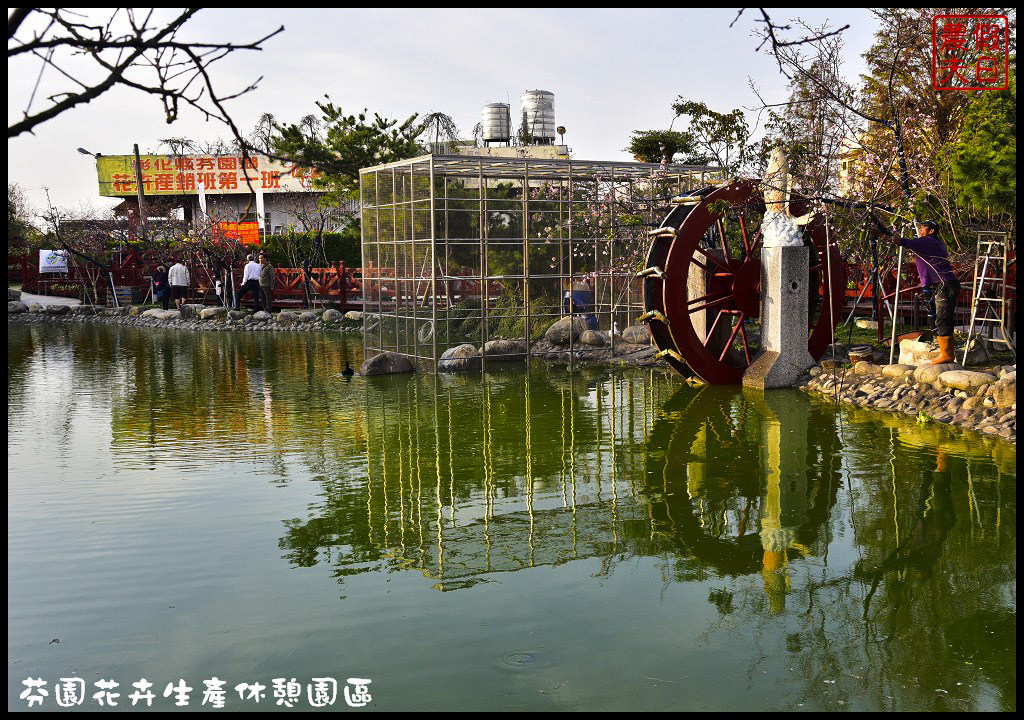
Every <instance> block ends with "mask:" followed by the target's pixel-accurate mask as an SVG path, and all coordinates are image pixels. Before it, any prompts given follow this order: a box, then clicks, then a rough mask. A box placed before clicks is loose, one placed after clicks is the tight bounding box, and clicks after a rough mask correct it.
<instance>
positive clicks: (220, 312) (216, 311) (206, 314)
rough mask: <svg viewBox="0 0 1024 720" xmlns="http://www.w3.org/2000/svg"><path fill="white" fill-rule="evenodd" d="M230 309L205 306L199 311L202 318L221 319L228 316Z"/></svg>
mask: <svg viewBox="0 0 1024 720" xmlns="http://www.w3.org/2000/svg"><path fill="white" fill-rule="evenodd" d="M227 314H228V309H227V308H226V307H208V308H203V309H202V310H200V311H199V319H200V320H220V319H222V318H225V317H227Z"/></svg>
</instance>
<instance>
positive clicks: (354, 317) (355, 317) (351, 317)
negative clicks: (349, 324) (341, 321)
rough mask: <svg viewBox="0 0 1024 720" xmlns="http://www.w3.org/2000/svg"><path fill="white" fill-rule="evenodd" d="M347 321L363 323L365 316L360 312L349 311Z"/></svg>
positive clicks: (346, 316)
mask: <svg viewBox="0 0 1024 720" xmlns="http://www.w3.org/2000/svg"><path fill="white" fill-rule="evenodd" d="M345 319H346V320H356V321H359V322H362V320H363V314H362V313H361V312H360V311H358V310H349V311H348V312H347V313H345Z"/></svg>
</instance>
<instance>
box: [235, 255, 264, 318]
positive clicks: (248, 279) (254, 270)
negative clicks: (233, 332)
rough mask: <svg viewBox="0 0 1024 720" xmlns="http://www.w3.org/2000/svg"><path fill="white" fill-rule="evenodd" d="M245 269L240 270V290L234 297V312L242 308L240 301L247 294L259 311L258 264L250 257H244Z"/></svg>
mask: <svg viewBox="0 0 1024 720" xmlns="http://www.w3.org/2000/svg"><path fill="white" fill-rule="evenodd" d="M245 259H246V261H247V262H246V263H245V268H244V269H243V270H242V289H241V290H239V291H238V295H237V296H236V297H235V310H238V309H239V308H240V307H241V306H242V299H243V298H244V297H245V296H246V295H247V294H249V293H252V295H253V302H254V303H255V306H256V309H257V310H259V309H260V264H259V263H258V262H256V261H255V260H253V259H252V255H251V254H250V255H246V256H245Z"/></svg>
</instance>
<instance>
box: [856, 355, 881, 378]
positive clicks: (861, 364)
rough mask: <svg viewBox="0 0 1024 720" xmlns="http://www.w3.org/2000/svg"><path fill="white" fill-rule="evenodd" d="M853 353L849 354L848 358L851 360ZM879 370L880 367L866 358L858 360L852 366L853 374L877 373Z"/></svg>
mask: <svg viewBox="0 0 1024 720" xmlns="http://www.w3.org/2000/svg"><path fill="white" fill-rule="evenodd" d="M853 357H854V356H853V354H852V353H851V354H850V360H851V361H852V360H853ZM879 372H880V368H879V367H878V366H877V365H875V364H874V363H871V362H868V361H867V360H858V361H857V362H856V363H855V364H854V366H853V374H854V375H877V374H878V373H879Z"/></svg>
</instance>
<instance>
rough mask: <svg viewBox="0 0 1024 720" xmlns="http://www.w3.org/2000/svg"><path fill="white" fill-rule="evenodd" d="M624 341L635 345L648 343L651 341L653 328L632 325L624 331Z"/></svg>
mask: <svg viewBox="0 0 1024 720" xmlns="http://www.w3.org/2000/svg"><path fill="white" fill-rule="evenodd" d="M622 341H623V342H628V343H633V344H634V345H647V344H649V343H650V342H651V330H650V328H648V327H647V326H646V325H630V326H629V327H627V328H626V329H625V330H623V331H622Z"/></svg>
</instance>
